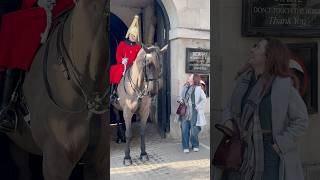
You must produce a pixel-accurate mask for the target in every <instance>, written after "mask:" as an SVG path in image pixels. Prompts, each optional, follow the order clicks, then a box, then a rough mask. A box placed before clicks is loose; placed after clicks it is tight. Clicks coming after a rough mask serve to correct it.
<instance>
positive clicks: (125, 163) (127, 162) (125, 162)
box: [123, 158, 132, 166]
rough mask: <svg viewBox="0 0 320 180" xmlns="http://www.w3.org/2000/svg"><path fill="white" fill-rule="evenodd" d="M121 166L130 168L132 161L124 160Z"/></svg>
mask: <svg viewBox="0 0 320 180" xmlns="http://www.w3.org/2000/svg"><path fill="white" fill-rule="evenodd" d="M123 165H125V166H130V165H132V160H131V158H130V159H126V158H124V160H123Z"/></svg>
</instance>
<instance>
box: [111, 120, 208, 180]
mask: <svg viewBox="0 0 320 180" xmlns="http://www.w3.org/2000/svg"><path fill="white" fill-rule="evenodd" d="M138 130H139V126H138V123H134V125H133V141H132V144H131V149H130V150H131V158H132V161H133V164H132V165H131V166H124V165H123V157H124V144H117V143H115V142H114V141H113V140H112V142H111V144H110V148H111V149H110V167H111V168H110V175H111V180H128V179H130V180H162V179H165V180H171V179H172V180H173V179H177V180H206V179H210V160H209V158H210V149H209V147H210V144H209V143H210V141H209V139H201V140H200V151H199V152H193V151H192V150H191V151H190V153H187V154H185V153H183V152H182V150H181V143H180V142H179V140H175V139H171V138H165V139H162V138H161V137H160V136H159V133H158V130H157V128H156V126H155V125H154V124H150V123H148V124H147V130H146V133H147V136H146V137H147V138H146V148H147V153H148V154H149V161H148V162H145V163H142V162H141V161H140V159H139V156H140V138H139V136H138V134H139V133H138ZM113 132H114V136H113V137H115V129H114V128H113Z"/></svg>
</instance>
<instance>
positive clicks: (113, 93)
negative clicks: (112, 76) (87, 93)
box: [110, 84, 119, 102]
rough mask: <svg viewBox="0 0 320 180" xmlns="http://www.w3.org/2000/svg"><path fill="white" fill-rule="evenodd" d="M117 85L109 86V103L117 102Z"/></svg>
mask: <svg viewBox="0 0 320 180" xmlns="http://www.w3.org/2000/svg"><path fill="white" fill-rule="evenodd" d="M117 88H118V84H112V85H111V97H110V98H111V102H114V101H117V100H118V98H119V97H118V93H117Z"/></svg>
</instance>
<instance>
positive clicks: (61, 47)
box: [43, 11, 107, 114]
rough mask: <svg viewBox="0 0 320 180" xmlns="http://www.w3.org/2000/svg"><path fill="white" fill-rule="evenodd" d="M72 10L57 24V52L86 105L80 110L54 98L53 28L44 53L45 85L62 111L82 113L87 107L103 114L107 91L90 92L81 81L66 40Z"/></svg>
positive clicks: (51, 97) (105, 109)
mask: <svg viewBox="0 0 320 180" xmlns="http://www.w3.org/2000/svg"><path fill="white" fill-rule="evenodd" d="M70 12H71V11H69V12H66V14H65V16H64V17H63V20H62V22H61V21H59V22H58V24H57V25H59V27H57V28H59V29H58V32H57V53H58V61H59V62H58V64H59V65H60V66H61V67H62V71H63V73H64V76H65V77H66V79H67V80H71V81H70V82H71V85H72V87H73V88H74V89H75V91H76V92H77V94H79V95H80V97H82V99H83V101H84V103H85V104H86V106H85V107H84V108H82V109H80V110H71V109H67V108H64V107H62V106H61V105H59V104H58V103H57V101H56V100H55V99H54V98H53V93H52V88H51V86H50V84H49V81H48V53H49V46H50V41H51V39H52V34H53V32H54V30H52V31H51V33H50V35H49V38H48V42H47V43H46V49H45V55H44V64H43V76H44V83H45V87H46V89H47V92H48V95H49V98H50V99H51V101H52V102H53V103H54V104H55V105H56V106H57V107H58V108H59V109H60V110H61V111H65V112H69V113H80V112H83V111H84V110H86V109H87V110H88V111H89V112H92V113H94V114H103V113H105V112H106V111H107V105H106V97H107V91H103V92H99V91H94V92H93V93H90V94H89V93H88V92H87V91H86V88H85V86H84V85H83V83H82V81H81V74H80V72H79V71H78V70H77V68H76V66H75V65H74V63H73V61H72V59H71V57H70V55H69V52H68V50H67V48H66V45H65V42H64V25H65V23H66V21H67V19H68V17H69V15H70Z"/></svg>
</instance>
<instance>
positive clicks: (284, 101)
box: [218, 77, 309, 180]
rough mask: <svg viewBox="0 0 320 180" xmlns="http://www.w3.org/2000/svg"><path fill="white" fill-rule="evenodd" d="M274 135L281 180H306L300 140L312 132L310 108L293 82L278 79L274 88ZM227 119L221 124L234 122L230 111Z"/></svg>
mask: <svg viewBox="0 0 320 180" xmlns="http://www.w3.org/2000/svg"><path fill="white" fill-rule="evenodd" d="M271 105H272V134H273V138H274V142H275V143H276V144H277V145H278V146H279V148H280V151H281V152H280V153H278V154H279V157H280V166H279V172H280V174H279V176H280V177H279V180H303V179H304V175H303V170H302V164H301V160H300V154H299V152H298V148H297V138H298V137H299V136H301V135H302V134H303V133H304V132H305V131H306V130H307V128H308V124H309V118H308V112H307V108H306V105H305V103H304V101H303V100H302V98H301V97H300V95H299V93H298V91H297V90H296V89H295V88H294V87H293V85H292V81H291V79H290V78H281V77H277V78H276V79H275V80H274V82H273V85H272V91H271ZM223 116H224V118H223V121H222V122H218V123H219V124H224V122H226V120H228V119H230V117H231V113H230V111H229V108H228V107H227V108H226V109H225V110H224V115H223Z"/></svg>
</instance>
